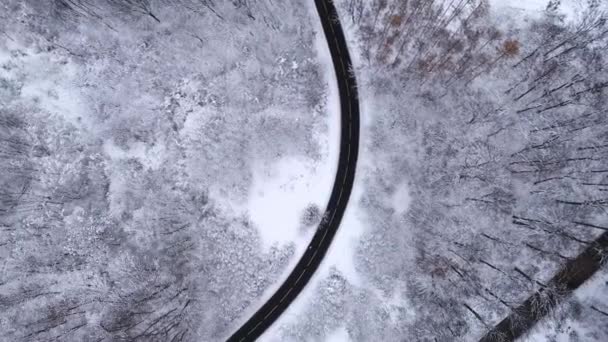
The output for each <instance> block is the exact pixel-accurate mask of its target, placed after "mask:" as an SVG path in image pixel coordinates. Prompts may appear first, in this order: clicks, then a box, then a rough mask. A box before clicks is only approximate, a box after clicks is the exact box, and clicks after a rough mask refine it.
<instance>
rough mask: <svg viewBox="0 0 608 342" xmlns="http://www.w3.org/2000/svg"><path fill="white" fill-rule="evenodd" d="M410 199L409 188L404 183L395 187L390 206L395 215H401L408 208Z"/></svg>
mask: <svg viewBox="0 0 608 342" xmlns="http://www.w3.org/2000/svg"><path fill="white" fill-rule="evenodd" d="M411 202H412V198H411V197H410V192H409V187H408V185H407V183H406V182H403V183H401V184H399V185H398V186H397V189H396V190H395V192H394V193H393V196H391V206H392V208H393V210H395V213H396V214H397V215H401V214H403V213H404V212H406V211H407V209H408V208H409V207H410V203H411Z"/></svg>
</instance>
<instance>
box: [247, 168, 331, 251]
mask: <svg viewBox="0 0 608 342" xmlns="http://www.w3.org/2000/svg"><path fill="white" fill-rule="evenodd" d="M325 171H327V170H324V168H323V167H318V168H314V167H313V166H311V165H310V164H308V163H307V162H306V161H305V160H300V159H297V158H293V157H286V158H283V159H281V160H279V161H278V162H277V163H276V164H275V165H272V166H270V167H255V168H254V177H253V186H252V189H251V191H250V196H249V204H248V211H249V216H250V218H251V220H252V221H253V223H254V224H255V226H256V227H257V228H258V230H259V232H260V234H261V237H262V241H263V242H264V246H265V247H270V246H271V245H272V244H274V243H278V244H280V245H282V244H288V243H290V242H295V241H298V240H299V239H298V238H299V237H300V236H301V234H300V232H302V230H301V229H300V228H301V226H300V219H301V217H302V213H303V212H304V209H305V208H306V206H308V205H309V204H310V203H314V204H315V205H317V206H319V207H320V208H324V207H325V204H326V202H327V198H328V193H329V192H330V190H331V186H332V185H333V179H332V177H331V176H330V177H327V176H326V175H325ZM332 176H333V175H332ZM304 243H306V242H304Z"/></svg>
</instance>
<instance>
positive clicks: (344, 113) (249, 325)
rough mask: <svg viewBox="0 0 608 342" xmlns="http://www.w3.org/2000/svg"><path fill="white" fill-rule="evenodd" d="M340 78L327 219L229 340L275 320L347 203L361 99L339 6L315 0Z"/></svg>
mask: <svg viewBox="0 0 608 342" xmlns="http://www.w3.org/2000/svg"><path fill="white" fill-rule="evenodd" d="M315 5H316V7H317V11H318V13H319V17H320V19H321V23H322V25H323V31H324V32H325V38H326V40H327V44H328V46H329V50H330V52H331V57H332V61H333V65H334V69H335V72H336V79H337V81H338V90H339V93H340V111H341V113H340V114H341V132H340V157H339V161H338V171H337V173H336V180H335V182H334V186H333V189H332V192H331V197H330V199H329V203H328V204H327V209H326V211H325V216H324V217H325V219H324V220H323V221H322V222H321V223H320V224H319V227H318V228H317V231H316V233H315V235H314V237H313V238H312V241H311V242H310V244H309V245H308V248H307V249H306V252H305V253H304V255H303V256H302V258H301V259H300V261H299V262H298V264H297V265H296V267H295V268H294V270H293V271H292V272H291V273H290V274H289V276H288V277H287V280H285V282H284V283H283V284H282V285H281V287H280V288H279V289H278V290H277V291H276V292H275V293H274V295H273V296H272V297H271V298H270V299H269V300H268V301H267V302H266V303H265V304H264V305H263V306H262V307H261V308H260V309H259V310H258V311H257V312H256V313H255V314H254V315H253V316H252V317H251V318H249V320H248V321H247V322H246V323H245V324H243V325H242V326H241V327H240V328H239V329H238V330H237V331H236V332H235V333H234V334H233V335H232V336H231V337H230V338H229V339H228V341H230V342H232V341H234V342H240V341H253V340H255V339H257V338H258V337H259V336H260V335H262V333H263V332H264V331H265V330H266V329H267V328H268V327H269V326H270V325H271V324H272V323H274V322H275V321H276V320H277V319H278V318H279V316H280V315H281V314H282V313H283V312H284V311H285V310H286V309H287V307H288V306H289V305H290V304H291V303H292V302H293V301H294V300H295V298H296V297H297V296H298V294H300V292H301V291H302V289H303V288H304V286H306V284H307V283H308V281H309V280H310V278H312V275H313V274H314V273H315V271H316V270H317V268H318V267H319V265H320V264H321V261H322V260H323V257H324V256H325V254H326V253H327V250H328V249H329V246H330V244H331V242H332V240H333V238H334V236H335V235H336V232H337V230H338V227H339V226H340V222H341V221H342V216H343V215H344V210H345V209H346V205H347V204H348V199H349V197H350V194H351V191H352V187H353V181H354V179H355V168H356V165H357V156H358V153H359V102H358V99H357V87H356V80H355V76H354V75H353V74H352V73H350V72H349V70H350V69H351V60H350V56H349V54H348V49H347V46H346V41H345V39H344V33H343V32H342V27H341V26H340V22H339V20H338V15H337V13H336V8H335V7H334V5H333V4H332V3H331V1H330V0H315Z"/></svg>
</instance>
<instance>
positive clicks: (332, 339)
mask: <svg viewBox="0 0 608 342" xmlns="http://www.w3.org/2000/svg"><path fill="white" fill-rule="evenodd" d="M325 341H326V342H350V341H352V340H351V339H350V336H348V331H347V330H346V327H344V326H342V327H340V328H338V329H336V330H334V331H333V332H332V333H331V334H329V336H327V339H326V340H325Z"/></svg>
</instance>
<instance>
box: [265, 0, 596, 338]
mask: <svg viewBox="0 0 608 342" xmlns="http://www.w3.org/2000/svg"><path fill="white" fill-rule="evenodd" d="M508 2H509V1H486V0H437V1H431V0H429V1H425V0H411V1H397V0H370V1H364V0H341V1H338V4H339V8H340V16H341V19H342V21H343V22H344V25H345V26H346V27H347V32H348V33H347V36H348V38H349V43H350V47H351V49H352V50H353V51H355V52H354V53H353V54H357V56H358V58H357V57H355V58H356V61H357V62H356V63H355V69H356V70H353V72H354V73H355V74H356V75H357V78H358V82H359V96H360V99H361V105H362V110H361V112H362V120H366V121H367V122H366V126H365V127H363V128H362V131H363V138H362V140H364V141H365V142H364V143H363V144H364V145H363V146H362V149H364V151H363V152H362V154H361V159H364V160H365V161H366V162H365V164H364V165H363V166H362V167H361V168H362V169H361V171H360V174H361V176H360V177H361V181H360V183H361V185H360V186H361V188H362V190H361V191H362V195H361V196H360V198H359V200H358V203H357V204H356V209H355V210H357V211H358V212H357V213H353V216H359V217H360V218H359V220H360V221H361V223H360V225H363V226H364V229H363V232H362V233H361V236H360V237H359V238H358V242H357V244H356V247H354V252H353V255H354V269H355V271H356V274H357V275H358V276H357V277H353V276H352V275H350V274H348V272H344V271H341V270H340V268H339V267H335V268H332V269H330V270H329V271H328V275H326V276H325V277H324V278H323V279H322V280H319V282H318V284H317V286H316V289H315V290H314V292H311V293H310V294H309V298H308V299H307V300H306V304H303V307H304V309H303V310H304V312H306V314H307V315H308V317H310V319H309V320H308V321H304V322H302V320H301V319H299V320H296V319H291V320H290V319H286V320H285V321H284V322H283V323H282V326H281V327H280V328H279V329H277V333H278V334H279V336H281V337H280V338H276V339H273V341H280V340H285V339H287V340H293V341H300V340H302V341H303V340H315V341H316V340H335V341H343V340H347V341H348V340H352V341H477V340H479V339H480V338H482V336H484V335H485V334H486V333H488V332H489V331H490V330H491V329H492V327H493V326H495V325H496V324H497V323H498V322H500V321H501V320H502V319H503V318H505V317H506V316H507V315H509V314H511V313H515V316H516V315H517V311H516V309H517V307H518V306H519V305H520V303H522V302H523V301H524V300H525V299H527V298H528V297H529V296H530V295H531V294H532V293H534V292H537V291H540V293H544V294H545V295H543V296H542V297H541V298H540V300H539V301H537V302H536V303H534V305H535V306H536V307H537V308H538V310H541V309H542V308H544V307H547V306H552V305H553V304H554V303H555V302H556V301H557V300H559V301H561V302H562V303H561V305H559V306H558V307H557V308H555V310H552V311H551V314H550V315H549V316H548V317H547V320H548V321H547V322H545V323H544V324H543V326H544V327H545V330H542V329H541V330H538V331H535V332H534V334H533V335H530V336H524V337H522V340H523V341H605V340H606V338H608V314H607V313H608V300H607V298H606V294H607V293H608V283H606V282H605V274H606V269H605V267H604V268H603V270H601V271H600V272H599V273H600V274H601V275H598V276H600V278H599V280H596V281H595V284H596V285H595V287H594V291H595V294H596V295H595V296H593V295H589V294H579V293H577V295H576V296H574V297H572V298H570V297H565V293H564V291H563V289H562V288H559V287H555V286H550V285H548V280H549V279H550V278H552V277H553V276H554V275H555V274H556V273H557V272H558V271H559V270H560V268H561V267H562V266H563V265H564V264H565V263H566V262H568V261H569V260H572V259H574V258H575V257H576V256H577V255H578V254H580V253H581V252H582V251H583V250H585V249H587V248H594V246H595V245H594V244H595V241H596V239H598V237H600V236H602V234H606V231H608V211H607V209H608V207H607V204H608V201H607V200H608V197H607V196H606V194H607V192H606V191H608V122H607V120H608V115H607V111H608V102H607V100H608V72H607V66H608V54H607V53H606V51H608V22H607V19H608V15H607V13H608V12H606V10H607V9H608V7H607V5H608V4H607V3H605V2H602V1H595V0H591V1H577V2H576V3H575V8H574V10H572V11H571V12H572V13H568V12H565V11H564V8H566V5H567V4H566V1H565V0H564V1H561V2H560V1H546V2H544V6H543V7H542V10H540V11H538V13H534V15H530V16H527V15H526V12H524V11H515V10H513V11H509V10H507V9H505V8H504V7H499V6H504V5H505V4H504V3H508ZM511 2H514V3H515V2H516V1H511ZM530 2H534V1H530ZM535 2H539V1H535ZM541 2H542V1H541ZM522 3H523V2H522ZM400 184H405V187H406V189H407V190H406V191H407V193H408V195H409V196H406V198H405V200H404V201H402V202H403V203H402V205H406V206H407V208H406V209H405V210H404V209H403V208H398V207H395V206H394V205H393V204H392V202H391V198H393V197H394V196H395V195H396V194H398V193H399V192H401V191H403V190H401V188H402V186H400ZM349 228H350V227H349V226H348V225H345V226H344V227H343V229H349ZM604 251H605V249H604ZM602 279H603V280H602ZM602 294H603V295H602ZM556 298H557V299H556ZM320 307H322V308H323V309H322V310H321V311H322V312H324V313H325V314H324V315H319V311H320V310H319V308H320ZM521 319H522V320H523V319H524V318H523V317H522V318H521ZM490 337H491V339H490V340H495V341H501V340H502V338H503V337H504V336H500V334H497V335H496V336H490Z"/></svg>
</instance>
